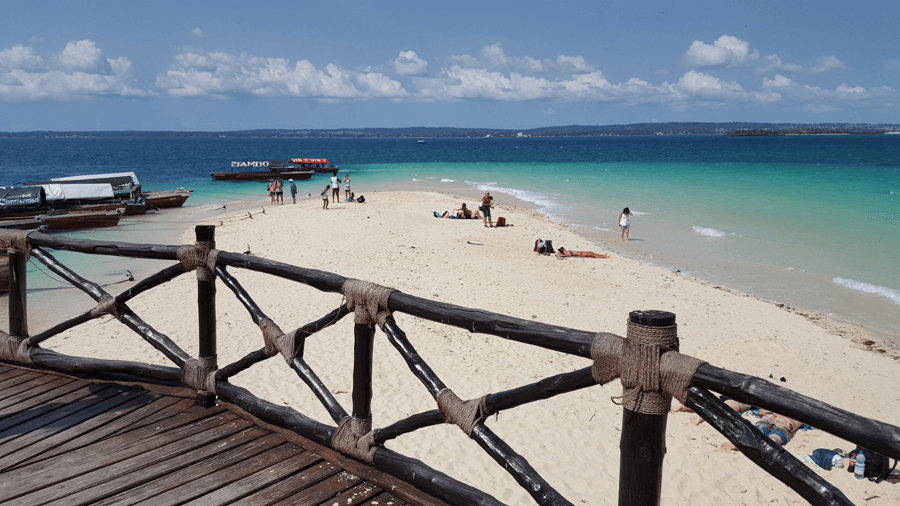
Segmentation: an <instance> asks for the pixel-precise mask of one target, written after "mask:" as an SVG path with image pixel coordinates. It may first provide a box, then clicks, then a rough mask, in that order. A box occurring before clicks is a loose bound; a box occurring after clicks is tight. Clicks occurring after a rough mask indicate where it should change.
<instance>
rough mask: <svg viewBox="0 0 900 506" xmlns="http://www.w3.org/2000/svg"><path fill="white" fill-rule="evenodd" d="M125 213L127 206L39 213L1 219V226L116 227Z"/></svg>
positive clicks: (19, 228)
mask: <svg viewBox="0 0 900 506" xmlns="http://www.w3.org/2000/svg"><path fill="white" fill-rule="evenodd" d="M124 214H125V208H124V207H120V208H118V209H115V210H112V211H68V212H62V213H58V214H57V213H54V214H39V215H37V216H33V217H31V218H28V219H0V228H7V229H16V230H35V229H38V228H41V229H43V230H77V229H83V228H103V227H114V226H116V225H118V224H119V220H121V219H122V216H123V215H124Z"/></svg>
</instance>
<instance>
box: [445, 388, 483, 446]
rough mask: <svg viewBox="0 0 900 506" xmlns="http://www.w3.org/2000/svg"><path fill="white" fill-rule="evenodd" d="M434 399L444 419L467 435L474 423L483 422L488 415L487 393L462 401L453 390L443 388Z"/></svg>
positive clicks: (469, 434) (470, 435) (470, 432)
mask: <svg viewBox="0 0 900 506" xmlns="http://www.w3.org/2000/svg"><path fill="white" fill-rule="evenodd" d="M435 400H437V404H438V409H439V410H440V411H441V414H443V415H444V420H445V421H446V422H447V423H452V424H453V425H456V426H457V427H459V428H460V429H462V431H463V432H465V433H466V435H467V436H469V437H472V429H474V428H475V425H477V424H478V422H483V421H484V419H485V418H487V416H488V412H487V406H486V405H485V402H486V401H487V395H485V396H482V397H480V398H478V399H470V400H468V401H464V400H462V399H460V398H459V397H458V396H457V395H456V394H455V393H453V390H450V389H449V388H445V389H443V390H441V391H440V392H438V394H437V397H435Z"/></svg>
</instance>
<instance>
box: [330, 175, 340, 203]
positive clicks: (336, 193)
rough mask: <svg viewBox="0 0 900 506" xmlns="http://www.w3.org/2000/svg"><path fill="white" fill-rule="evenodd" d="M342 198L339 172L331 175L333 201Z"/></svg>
mask: <svg viewBox="0 0 900 506" xmlns="http://www.w3.org/2000/svg"><path fill="white" fill-rule="evenodd" d="M340 199H341V178H339V177H338V175H337V172H335V173H334V174H332V175H331V201H332V202H337V201H338V200H340Z"/></svg>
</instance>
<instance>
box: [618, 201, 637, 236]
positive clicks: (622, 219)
mask: <svg viewBox="0 0 900 506" xmlns="http://www.w3.org/2000/svg"><path fill="white" fill-rule="evenodd" d="M631 216H634V214H632V213H631V211H629V210H628V208H627V207H626V208H625V209H624V210H623V211H622V212H621V213H619V227H620V228H621V229H622V240H623V241H628V240H630V238H629V237H628V232H629V230H630V229H631V221H630V220H629V219H628V218H629V217H631Z"/></svg>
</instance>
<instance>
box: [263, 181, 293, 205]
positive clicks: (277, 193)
mask: <svg viewBox="0 0 900 506" xmlns="http://www.w3.org/2000/svg"><path fill="white" fill-rule="evenodd" d="M288 183H291V199H293V201H294V204H296V203H297V185H296V184H294V180H293V179H288ZM269 199H270V203H271V205H273V206H278V205H281V204H284V183H283V182H282V181H281V178H280V177H276V178H275V179H270V180H269Z"/></svg>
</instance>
